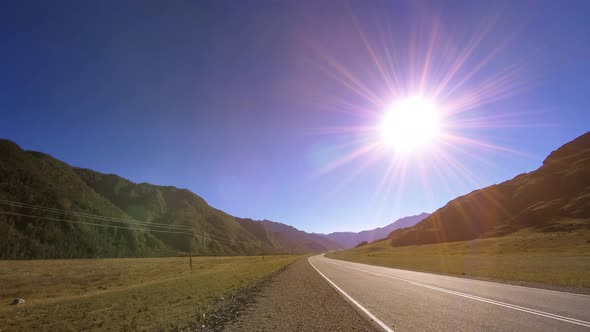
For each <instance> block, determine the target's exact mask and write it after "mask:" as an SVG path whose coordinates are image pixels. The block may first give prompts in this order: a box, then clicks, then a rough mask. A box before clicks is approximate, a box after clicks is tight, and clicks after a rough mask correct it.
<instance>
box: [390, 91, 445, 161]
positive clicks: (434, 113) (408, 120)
mask: <svg viewBox="0 0 590 332" xmlns="http://www.w3.org/2000/svg"><path fill="white" fill-rule="evenodd" d="M384 113H385V115H384V116H383V119H382V121H381V126H380V128H379V129H380V134H381V142H382V144H383V145H385V146H386V147H389V148H392V149H393V150H394V151H395V152H396V153H410V152H416V151H420V150H423V149H424V148H426V147H429V146H431V145H432V144H433V142H434V141H435V140H436V137H437V136H438V134H439V131H440V110H439V109H438V107H437V105H436V103H435V102H434V101H433V100H430V99H428V98H425V97H422V96H410V97H406V98H403V99H400V100H398V101H397V102H394V103H393V104H391V105H390V106H389V107H387V109H386V110H385V112H384Z"/></svg>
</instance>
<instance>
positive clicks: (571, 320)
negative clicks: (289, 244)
mask: <svg viewBox="0 0 590 332" xmlns="http://www.w3.org/2000/svg"><path fill="white" fill-rule="evenodd" d="M322 258H323V257H322ZM324 260H325V261H326V262H328V263H330V264H334V265H338V266H342V267H345V268H347V269H351V270H356V271H360V272H365V273H369V274H373V275H376V276H380V277H386V278H390V279H396V280H400V281H405V282H408V283H410V284H412V285H415V286H420V287H424V288H429V289H432V290H436V291H439V292H445V293H448V294H453V295H457V296H462V297H465V298H468V299H472V300H476V301H481V302H485V303H489V304H494V305H497V306H502V307H506V308H510V309H514V310H519V311H523V312H527V313H529V314H533V315H538V316H543V317H547V318H552V319H556V320H560V321H563V322H567V323H571V324H576V325H581V326H586V327H590V322H587V321H584V320H580V319H575V318H570V317H565V316H561V315H557V314H552V313H549V312H545V311H540V310H535V309H531V308H526V307H521V306H517V305H515V304H510V303H505V302H500V301H496V300H492V299H487V298H484V297H479V296H475V295H471V294H466V293H461V292H457V291H453V290H450V289H446V288H441V287H436V286H431V285H427V284H423V283H421V282H417V281H412V280H409V279H404V278H399V277H394V276H390V275H387V274H382V273H377V272H372V271H367V270H363V269H358V268H355V267H350V266H347V265H345V264H339V263H335V262H332V261H329V260H327V259H324ZM314 268H315V267H314ZM316 270H317V269H316ZM318 272H319V271H318ZM324 278H325V277H324Z"/></svg>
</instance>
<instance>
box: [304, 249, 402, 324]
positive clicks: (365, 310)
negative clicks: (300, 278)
mask: <svg viewBox="0 0 590 332" xmlns="http://www.w3.org/2000/svg"><path fill="white" fill-rule="evenodd" d="M310 258H311V257H310ZM307 261H308V262H309V264H310V265H311V267H313V268H314V269H315V270H316V271H317V272H318V273H319V274H320V275H321V276H322V277H324V279H326V281H328V283H330V285H331V286H332V287H334V289H336V290H337V291H339V292H340V293H341V294H342V295H344V296H345V297H346V298H347V299H348V300H349V301H350V302H352V303H353V304H354V305H356V306H357V307H358V308H359V309H361V311H362V312H364V313H365V314H366V315H367V316H369V318H371V319H372V320H374V321H375V322H376V323H377V324H378V325H379V326H381V328H383V330H384V331H386V332H393V330H392V329H391V328H390V327H389V326H387V325H386V324H385V323H383V322H382V321H381V320H380V319H379V318H377V317H375V315H373V314H372V313H371V312H370V311H369V310H367V308H365V307H363V306H362V305H361V304H360V303H358V302H357V301H356V300H355V299H353V298H352V296H350V295H348V294H346V292H345V291H343V290H342V289H341V288H340V287H338V286H337V285H336V284H335V283H334V282H333V281H332V280H330V279H328V277H326V276H325V275H324V274H323V273H322V272H320V270H318V268H317V267H315V266H314V265H313V263H312V262H311V261H310V259H309V258H308V259H307Z"/></svg>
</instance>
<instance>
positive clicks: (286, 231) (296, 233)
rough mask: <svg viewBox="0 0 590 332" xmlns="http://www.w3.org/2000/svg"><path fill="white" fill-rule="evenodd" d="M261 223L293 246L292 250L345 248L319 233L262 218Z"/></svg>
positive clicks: (323, 250) (282, 240)
mask: <svg viewBox="0 0 590 332" xmlns="http://www.w3.org/2000/svg"><path fill="white" fill-rule="evenodd" d="M261 223H262V224H263V225H264V226H265V227H266V229H268V230H269V231H271V232H272V233H273V234H274V235H275V237H276V238H277V239H280V240H281V242H282V243H286V244H288V245H289V247H290V248H293V249H292V250H296V251H301V250H302V249H303V248H310V249H311V251H314V252H325V251H331V250H337V249H342V248H343V247H342V245H340V244H339V243H337V242H335V241H332V240H331V239H327V238H325V237H323V236H321V235H319V234H313V233H306V232H303V231H300V230H298V229H297V228H295V227H292V226H289V225H285V224H281V223H278V222H274V221H270V220H262V221H261Z"/></svg>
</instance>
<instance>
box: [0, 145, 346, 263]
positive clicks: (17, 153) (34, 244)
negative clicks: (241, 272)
mask: <svg viewBox="0 0 590 332" xmlns="http://www.w3.org/2000/svg"><path fill="white" fill-rule="evenodd" d="M11 202H18V204H14V203H11ZM23 204H26V205H23ZM113 218H117V219H119V221H115V220H113ZM121 219H122V220H128V221H127V222H121V221H120V220H121ZM64 220H67V221H69V222H65V221H64ZM129 221H131V222H135V223H132V224H130V223H129ZM137 221H139V222H142V223H144V224H137ZM147 223H151V224H152V225H150V224H147ZM154 223H157V224H164V225H165V226H154V225H153V224H154ZM95 224H105V225H107V226H106V227H99V226H97V225H95ZM167 226H177V227H182V226H188V227H191V228H193V229H195V231H194V234H193V236H189V235H188V233H186V232H182V231H181V232H180V233H181V234H178V230H177V229H171V228H170V227H167ZM130 228H135V229H130ZM137 228H143V229H147V230H136V229H137ZM189 240H190V246H191V248H192V249H191V251H192V252H193V253H194V254H200V255H248V254H260V253H261V251H262V250H264V252H265V253H267V254H270V253H284V252H293V253H302V252H320V251H329V250H334V249H338V248H339V246H338V244H336V243H334V242H333V241H330V240H329V239H325V238H323V237H320V236H317V235H315V234H309V233H305V232H303V231H300V230H297V229H295V228H293V227H290V226H287V225H284V224H280V223H274V222H270V221H266V220H265V221H255V220H251V219H245V218H236V217H234V216H231V215H229V214H227V213H225V212H223V211H220V210H218V209H215V208H213V207H211V206H209V205H208V204H207V202H205V200H204V199H202V198H201V197H199V196H197V195H195V194H194V193H192V192H191V191H189V190H187V189H179V188H175V187H171V186H156V185H152V184H148V183H139V184H137V183H134V182H131V181H129V180H126V179H124V178H122V177H119V176H117V175H113V174H103V173H99V172H95V171H93V170H89V169H83V168H77V167H72V166H70V165H68V164H66V163H64V162H62V161H59V160H57V159H55V158H53V157H51V156H49V155H47V154H44V153H40V152H33V151H24V150H22V149H21V148H20V147H19V146H18V145H17V144H15V143H13V142H11V141H8V140H0V258H1V259H16V258H73V257H129V256H166V255H177V254H179V253H183V252H184V253H185V252H187V251H188V247H189Z"/></svg>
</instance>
